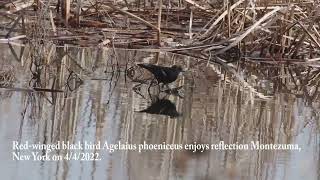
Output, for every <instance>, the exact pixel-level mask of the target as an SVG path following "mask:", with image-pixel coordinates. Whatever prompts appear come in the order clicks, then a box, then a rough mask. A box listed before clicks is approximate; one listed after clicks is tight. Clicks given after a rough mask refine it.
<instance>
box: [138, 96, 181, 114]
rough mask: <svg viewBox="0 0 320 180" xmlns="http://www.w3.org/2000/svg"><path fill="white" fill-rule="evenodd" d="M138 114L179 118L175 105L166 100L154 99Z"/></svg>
mask: <svg viewBox="0 0 320 180" xmlns="http://www.w3.org/2000/svg"><path fill="white" fill-rule="evenodd" d="M138 112H142V113H148V114H159V115H165V116H169V117H170V118H176V117H179V116H181V114H180V113H179V112H178V111H177V108H176V105H175V104H174V103H172V102H171V101H170V100H168V99H156V101H154V102H153V103H152V104H151V105H150V106H149V107H147V108H146V109H144V110H140V111H138Z"/></svg>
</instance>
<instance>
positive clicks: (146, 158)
mask: <svg viewBox="0 0 320 180" xmlns="http://www.w3.org/2000/svg"><path fill="white" fill-rule="evenodd" d="M0 48H1V52H2V53H1V59H0V64H1V70H0V76H1V77H3V79H2V83H1V84H0V85H1V87H2V88H1V89H0V159H1V161H0V170H1V179H7V180H9V179H10V180H11V179H13V180H18V179H24V180H29V179H30V180H31V179H32V180H37V179H39V180H40V179H48V180H56V179H57V180H67V179H68V180H69V179H70V180H73V179H74V180H76V179H79V180H80V179H82V180H84V179H92V180H93V179H97V180H100V179H121V180H129V179H130V180H135V179H137V180H138V179H139V180H144V179H145V180H153V179H154V180H156V179H157V180H169V179H170V180H172V179H195V180H225V179H227V180H228V179H230V180H238V179H239V180H240V179H245V180H255V179H261V180H283V179H284V180H286V179H296V180H300V179H308V180H313V179H314V180H316V179H319V177H320V174H319V169H320V166H319V164H320V161H319V160H320V156H319V148H320V141H319V113H318V112H319V101H318V100H316V99H314V100H313V101H312V102H310V101H309V100H307V99H306V98H305V97H304V96H298V95H295V94H293V93H289V92H288V93H284V92H277V91H276V90H275V89H273V88H275V86H274V84H272V82H269V81H267V80H264V79H263V78H262V77H258V79H256V77H255V76H250V75H248V78H247V81H248V82H249V81H250V77H253V78H251V81H250V82H255V83H256V84H257V86H258V85H259V84H260V85H261V84H263V85H261V86H260V87H259V88H260V90H259V92H261V94H263V95H268V96H270V97H269V98H261V97H259V95H257V94H256V93H255V92H253V91H252V90H250V89H249V88H243V87H242V85H241V84H240V83H239V81H237V80H234V79H233V78H232V77H233V76H232V75H228V73H225V72H224V70H223V68H222V67H220V66H218V65H212V66H207V63H205V62H202V61H199V60H196V59H192V58H190V57H185V56H179V55H174V54H170V53H148V52H143V51H128V50H112V49H104V50H103V49H95V48H91V49H90V48H82V49H81V48H71V47H70V48H66V47H65V48H56V47H51V46H49V47H45V48H38V49H35V48H31V47H26V49H25V50H24V51H23V52H22V53H21V54H22V56H21V57H20V51H21V49H20V47H15V48H14V49H15V50H16V54H17V57H15V56H14V55H13V54H12V51H11V50H10V48H8V46H6V45H1V46H0ZM43 54H45V55H43ZM48 54H49V55H48ZM66 54H68V55H66ZM138 62H150V63H158V64H162V65H166V66H171V65H173V64H179V65H181V66H183V68H184V69H185V70H186V72H185V73H183V74H181V75H180V76H179V78H178V80H177V81H176V82H174V83H172V84H171V85H170V88H172V89H174V88H177V87H180V86H181V88H177V89H176V91H177V92H172V93H171V94H170V93H169V94H168V93H165V92H159V90H158V87H157V86H151V88H149V91H148V87H149V84H148V82H150V81H148V80H149V79H150V78H152V76H151V75H150V74H148V73H147V72H145V71H144V70H141V69H139V68H137V67H136V65H135V64H136V63H138ZM126 70H127V71H126ZM260 78H261V80H260ZM80 79H81V80H80ZM133 80H135V81H133ZM140 80H141V81H140ZM145 81H146V82H147V83H146V84H143V83H142V84H141V85H139V83H140V82H145ZM258 81H259V82H258ZM4 82H5V83H4ZM33 87H38V88H39V87H41V88H42V89H40V90H39V89H38V90H37V91H34V90H33V89H32V88H33ZM161 88H162V87H161ZM261 89H262V90H261ZM52 90H61V91H63V92H56V91H52ZM162 90H163V89H162ZM270 92H271V93H270ZM160 100H162V101H161V102H165V103H164V104H161V103H158V105H157V107H156V108H155V109H159V108H160V110H158V111H157V110H153V113H151V114H150V113H145V112H138V111H141V110H144V109H147V108H148V107H150V105H152V104H153V103H155V102H159V101H160ZM159 104H160V105H159ZM166 108H167V109H170V110H169V111H170V113H171V114H172V112H174V113H178V115H176V116H170V115H168V113H167V114H166V113H165V112H169V111H167V110H165V109H166ZM161 113H162V114H161ZM26 141H28V143H29V144H39V143H40V144H46V145H50V144H57V143H59V142H60V143H61V142H62V141H63V142H70V143H72V144H77V143H83V144H84V143H86V142H87V143H98V142H100V143H101V146H103V145H104V143H106V142H107V143H108V144H109V145H110V144H118V143H119V141H120V143H122V144H129V145H134V144H135V145H136V146H139V145H140V144H143V143H144V142H145V143H147V144H151V145H155V144H175V145H182V146H184V145H185V144H194V143H195V142H196V143H197V144H208V145H209V146H211V144H219V143H220V142H221V141H223V142H224V143H226V144H238V145H239V144H240V145H245V144H249V145H250V143H251V142H252V141H254V142H256V141H259V142H260V143H261V144H292V145H297V146H298V147H299V148H300V149H299V150H240V149H237V150H207V151H205V152H203V153H199V152H197V153H192V152H190V151H186V150H143V151H142V152H138V150H115V151H114V152H112V153H110V152H109V151H110V150H109V149H100V150H99V149H95V150H89V149H80V150H79V149H78V150H66V149H58V150H52V152H50V153H49V154H50V156H51V158H52V156H53V155H57V156H61V157H66V156H69V157H70V155H71V154H73V155H74V154H81V153H83V154H85V153H87V154H91V155H92V154H93V156H95V155H96V154H98V155H99V157H97V159H98V160H96V161H91V160H88V161H86V160H76V159H72V157H71V160H68V159H65V158H63V159H61V160H57V161H54V160H52V159H51V160H40V161H38V160H36V161H33V157H32V156H31V160H17V159H15V160H13V159H14V154H17V153H20V154H23V155H28V154H31V153H32V152H33V153H36V152H38V153H39V155H44V154H45V153H46V152H45V150H31V146H29V148H28V150H23V149H19V150H14V149H13V147H14V142H16V143H19V144H22V145H23V144H25V143H26Z"/></svg>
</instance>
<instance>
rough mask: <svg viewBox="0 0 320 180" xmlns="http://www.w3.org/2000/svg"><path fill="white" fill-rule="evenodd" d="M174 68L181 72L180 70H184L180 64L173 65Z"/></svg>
mask: <svg viewBox="0 0 320 180" xmlns="http://www.w3.org/2000/svg"><path fill="white" fill-rule="evenodd" d="M171 68H172V69H175V70H176V71H178V72H179V73H180V72H184V70H183V69H182V67H181V66H178V65H173V66H171Z"/></svg>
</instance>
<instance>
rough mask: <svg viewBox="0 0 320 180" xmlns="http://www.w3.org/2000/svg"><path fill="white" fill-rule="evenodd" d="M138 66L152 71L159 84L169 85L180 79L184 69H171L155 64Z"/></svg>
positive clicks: (174, 67) (175, 66)
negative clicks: (179, 76)
mask: <svg viewBox="0 0 320 180" xmlns="http://www.w3.org/2000/svg"><path fill="white" fill-rule="evenodd" d="M138 66H140V67H142V68H145V69H147V70H148V71H150V72H151V73H152V74H153V75H154V77H155V78H156V79H157V81H158V83H163V84H169V83H172V82H173V81H175V80H176V79H177V78H178V75H179V74H180V72H183V70H182V68H181V67H180V66H177V65H173V66H171V67H165V66H157V65H153V64H138Z"/></svg>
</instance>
